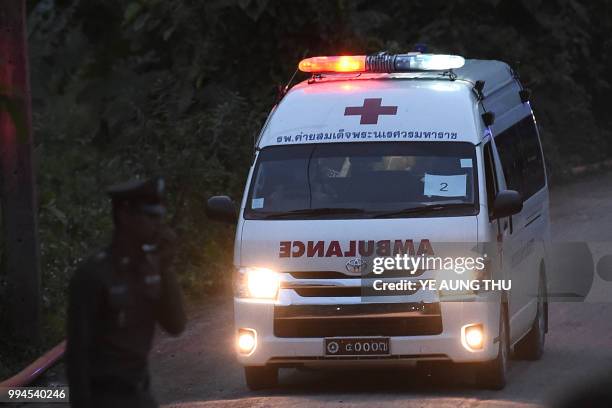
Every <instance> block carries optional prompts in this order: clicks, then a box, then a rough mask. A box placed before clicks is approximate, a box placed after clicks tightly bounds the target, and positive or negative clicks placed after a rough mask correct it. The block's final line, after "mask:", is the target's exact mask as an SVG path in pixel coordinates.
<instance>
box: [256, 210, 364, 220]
mask: <svg viewBox="0 0 612 408" xmlns="http://www.w3.org/2000/svg"><path fill="white" fill-rule="evenodd" d="M363 212H364V210H362V209H361V208H350V207H349V208H343V207H322V208H301V209H299V210H291V211H274V212H261V213H258V214H257V216H258V217H260V218H265V219H273V218H277V219H278V218H291V217H294V216H300V215H306V216H317V215H333V214H361V213H363Z"/></svg>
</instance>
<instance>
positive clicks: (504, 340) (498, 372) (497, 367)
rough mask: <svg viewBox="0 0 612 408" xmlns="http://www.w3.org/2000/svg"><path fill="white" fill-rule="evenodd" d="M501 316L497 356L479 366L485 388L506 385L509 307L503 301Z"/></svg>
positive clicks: (478, 378) (478, 371)
mask: <svg viewBox="0 0 612 408" xmlns="http://www.w3.org/2000/svg"><path fill="white" fill-rule="evenodd" d="M500 309H501V312H500V317H499V342H498V344H499V346H498V351H497V357H496V358H495V359H494V360H491V361H486V362H484V363H480V365H479V366H478V368H477V376H476V378H477V381H478V383H479V384H480V385H481V386H482V387H485V388H489V389H492V390H501V389H503V388H504V387H505V386H506V374H507V371H508V355H509V351H510V339H509V330H508V308H507V305H506V303H502V306H501V308H500Z"/></svg>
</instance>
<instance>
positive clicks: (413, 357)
mask: <svg viewBox="0 0 612 408" xmlns="http://www.w3.org/2000/svg"><path fill="white" fill-rule="evenodd" d="M344 300H346V299H344ZM356 303H357V302H356ZM342 305H344V304H342ZM360 305H361V306H362V307H364V306H365V305H364V304H362V303H360ZM375 305H376V304H375V303H374V304H373V306H375ZM338 306H341V305H340V304H339V305H338ZM439 312H440V315H441V318H442V327H441V329H442V330H441V332H440V333H439V334H425V335H409V336H394V335H391V336H388V337H389V338H390V354H389V355H388V356H384V357H331V358H330V357H326V356H325V349H324V339H325V337H336V336H333V335H329V336H321V337H306V336H304V337H277V336H276V335H275V327H274V319H275V305H274V304H271V303H262V302H257V301H252V300H246V299H238V298H236V299H234V315H235V332H236V333H237V331H238V329H240V328H248V329H253V330H255V331H256V332H257V346H256V348H255V350H253V351H252V352H251V353H250V354H249V355H245V354H241V353H239V352H238V353H237V356H238V361H239V362H240V363H241V364H243V365H248V366H262V365H266V364H277V365H279V366H302V365H306V366H330V365H331V366H334V365H345V364H364V365H366V364H405V363H406V362H407V361H410V362H413V361H425V360H450V361H453V362H457V363H463V362H478V361H488V360H492V359H494V358H495V357H496V356H497V351H498V344H497V342H498V338H497V337H498V334H499V317H500V302H499V297H498V296H493V295H490V296H488V297H478V298H477V300H473V301H466V302H441V303H439ZM477 323H480V324H482V325H483V327H484V332H485V333H484V347H483V348H482V349H481V350H478V351H470V350H468V349H466V348H465V347H464V346H463V345H462V342H461V328H462V327H463V326H465V325H468V324H477ZM320 334H321V333H320ZM373 334H374V333H364V334H362V336H363V337H372V335H373ZM350 337H359V335H358V334H357V333H351V335H350Z"/></svg>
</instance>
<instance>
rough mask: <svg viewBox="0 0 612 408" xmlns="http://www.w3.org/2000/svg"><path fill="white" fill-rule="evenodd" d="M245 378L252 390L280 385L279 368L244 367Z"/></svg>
mask: <svg viewBox="0 0 612 408" xmlns="http://www.w3.org/2000/svg"><path fill="white" fill-rule="evenodd" d="M244 379H245V381H246V385H247V387H248V388H249V389H250V390H251V391H257V390H264V389H267V388H274V387H276V386H277V385H278V368H276V367H269V366H264V367H244Z"/></svg>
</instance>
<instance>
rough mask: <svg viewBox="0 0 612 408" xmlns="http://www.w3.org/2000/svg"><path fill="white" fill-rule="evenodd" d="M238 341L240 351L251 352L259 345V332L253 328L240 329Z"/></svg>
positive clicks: (243, 352)
mask: <svg viewBox="0 0 612 408" xmlns="http://www.w3.org/2000/svg"><path fill="white" fill-rule="evenodd" d="M237 343H238V344H237V346H238V351H239V352H240V353H242V354H250V353H251V352H252V351H253V350H255V347H256V346H257V333H256V332H255V330H253V329H240V330H238V341H237Z"/></svg>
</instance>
